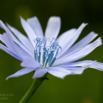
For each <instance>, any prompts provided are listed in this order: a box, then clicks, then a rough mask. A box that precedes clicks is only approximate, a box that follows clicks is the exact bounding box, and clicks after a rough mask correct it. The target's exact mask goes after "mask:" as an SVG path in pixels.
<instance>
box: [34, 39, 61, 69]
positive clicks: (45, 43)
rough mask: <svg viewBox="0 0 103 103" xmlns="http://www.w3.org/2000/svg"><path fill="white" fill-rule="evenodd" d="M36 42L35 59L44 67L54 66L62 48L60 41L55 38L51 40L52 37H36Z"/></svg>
mask: <svg viewBox="0 0 103 103" xmlns="http://www.w3.org/2000/svg"><path fill="white" fill-rule="evenodd" d="M34 42H35V44H36V45H35V48H34V58H35V60H36V61H38V62H39V63H40V64H41V65H42V68H46V67H50V66H52V65H53V63H54V62H55V60H56V56H57V54H58V52H59V51H60V49H61V47H60V46H59V45H58V42H56V40H55V39H54V38H53V39H52V40H51V41H50V39H44V38H43V39H42V38H36V39H35V40H34Z"/></svg>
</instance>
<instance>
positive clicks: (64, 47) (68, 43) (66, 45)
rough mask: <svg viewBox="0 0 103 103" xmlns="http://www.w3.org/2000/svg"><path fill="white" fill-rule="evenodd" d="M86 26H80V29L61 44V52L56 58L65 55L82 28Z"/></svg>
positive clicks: (83, 24)
mask: <svg viewBox="0 0 103 103" xmlns="http://www.w3.org/2000/svg"><path fill="white" fill-rule="evenodd" d="M86 25H87V24H85V23H82V24H81V25H80V27H79V28H78V29H77V30H76V31H75V32H73V33H72V34H71V35H70V36H68V37H67V38H66V39H65V40H64V42H63V44H62V46H61V45H60V46H61V47H62V51H61V52H60V53H59V54H58V56H57V58H60V57H61V56H63V55H65V52H66V51H67V50H68V49H69V48H70V47H71V46H72V45H73V44H74V42H75V41H76V40H77V39H78V37H79V35H80V33H81V32H82V30H83V28H84V27H85V26H86Z"/></svg>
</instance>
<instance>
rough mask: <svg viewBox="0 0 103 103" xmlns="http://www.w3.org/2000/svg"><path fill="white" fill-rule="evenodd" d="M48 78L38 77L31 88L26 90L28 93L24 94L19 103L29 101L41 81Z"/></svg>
mask: <svg viewBox="0 0 103 103" xmlns="http://www.w3.org/2000/svg"><path fill="white" fill-rule="evenodd" d="M45 79H46V78H45V77H43V78H38V79H35V80H34V81H33V83H32V85H31V87H30V88H29V90H28V91H27V92H26V94H25V95H24V96H23V98H22V99H21V100H20V101H19V103H27V101H28V100H29V99H30V98H31V96H32V95H33V94H34V93H35V91H36V90H37V88H38V87H39V86H40V85H41V83H42V82H43V81H44V80H45Z"/></svg>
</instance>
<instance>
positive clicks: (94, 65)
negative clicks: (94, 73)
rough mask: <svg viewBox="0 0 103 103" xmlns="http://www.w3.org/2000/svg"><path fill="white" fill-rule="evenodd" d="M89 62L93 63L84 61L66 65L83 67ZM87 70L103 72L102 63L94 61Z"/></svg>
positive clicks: (89, 61)
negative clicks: (92, 69)
mask: <svg viewBox="0 0 103 103" xmlns="http://www.w3.org/2000/svg"><path fill="white" fill-rule="evenodd" d="M91 62H93V61H92V60H84V61H79V62H74V63H69V64H68V65H69V66H85V65H87V64H89V63H91ZM89 68H94V69H97V70H101V71H103V63H100V62H96V61H95V62H94V63H93V64H92V65H90V66H89Z"/></svg>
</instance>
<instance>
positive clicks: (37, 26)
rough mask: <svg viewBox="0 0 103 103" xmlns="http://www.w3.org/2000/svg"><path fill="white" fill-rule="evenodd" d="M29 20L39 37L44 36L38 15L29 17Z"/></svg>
mask: <svg viewBox="0 0 103 103" xmlns="http://www.w3.org/2000/svg"><path fill="white" fill-rule="evenodd" d="M27 22H28V24H29V25H30V26H31V28H32V29H33V31H34V32H35V34H36V36H37V37H39V38H44V36H43V30H42V27H41V25H40V22H39V20H38V18H37V17H32V18H29V19H27Z"/></svg>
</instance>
